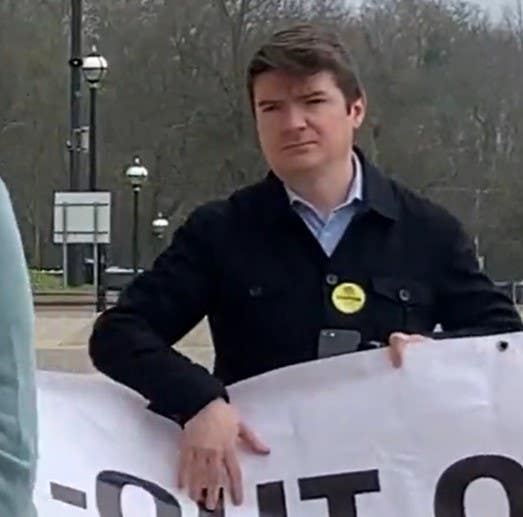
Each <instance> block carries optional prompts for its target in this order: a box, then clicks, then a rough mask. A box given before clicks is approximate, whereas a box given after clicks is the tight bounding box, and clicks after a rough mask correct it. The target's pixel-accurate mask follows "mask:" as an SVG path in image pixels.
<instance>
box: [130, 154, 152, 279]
mask: <svg viewBox="0 0 523 517" xmlns="http://www.w3.org/2000/svg"><path fill="white" fill-rule="evenodd" d="M148 174H149V173H148V171H147V169H146V168H145V167H144V166H143V165H142V162H141V161H140V158H139V157H138V156H135V157H134V158H133V164H132V165H131V166H129V167H127V169H126V170H125V175H126V176H127V179H128V180H129V182H130V183H131V186H132V187H133V272H134V275H135V276H136V275H137V274H138V262H139V248H138V205H139V197H140V190H141V188H142V186H143V184H144V183H145V182H146V180H147V176H148Z"/></svg>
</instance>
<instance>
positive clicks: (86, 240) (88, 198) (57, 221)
mask: <svg viewBox="0 0 523 517" xmlns="http://www.w3.org/2000/svg"><path fill="white" fill-rule="evenodd" d="M64 236H65V239H64ZM53 241H54V243H55V244H64V243H67V244H96V243H98V244H109V243H110V242H111V193H110V192H55V198H54V230H53Z"/></svg>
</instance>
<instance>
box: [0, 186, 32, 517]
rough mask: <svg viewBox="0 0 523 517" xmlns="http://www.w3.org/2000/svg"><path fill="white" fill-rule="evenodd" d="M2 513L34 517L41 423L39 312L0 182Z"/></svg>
mask: <svg viewBox="0 0 523 517" xmlns="http://www.w3.org/2000/svg"><path fill="white" fill-rule="evenodd" d="M0 242H1V243H2V248H1V250H0V286H2V288H1V290H0V393H1V396H0V515H5V516H13V517H14V516H16V517H32V516H34V515H36V512H35V508H34V506H33V503H32V497H33V487H34V480H35V473H36V459H37V458H36V456H37V421H36V389H35V378H34V376H35V352H34V339H33V338H34V314H33V304H32V299H31V288H30V285H29V277H28V274H27V267H26V263H25V257H24V252H23V248H22V242H21V239H20V234H19V232H18V227H17V224H16V220H15V216H14V213H13V209H12V207H11V200H10V199H9V194H8V192H7V189H6V188H5V185H4V184H3V182H2V181H1V180H0Z"/></svg>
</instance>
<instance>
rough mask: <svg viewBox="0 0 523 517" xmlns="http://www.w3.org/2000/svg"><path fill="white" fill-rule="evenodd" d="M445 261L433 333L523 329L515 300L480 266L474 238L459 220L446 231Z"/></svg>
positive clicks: (446, 334) (452, 334)
mask: <svg viewBox="0 0 523 517" xmlns="http://www.w3.org/2000/svg"><path fill="white" fill-rule="evenodd" d="M445 237H446V238H445V241H446V242H447V244H446V245H445V246H444V247H445V250H444V253H443V256H444V259H443V260H444V261H445V262H444V265H443V269H442V275H441V277H440V279H439V281H438V285H437V286H436V288H437V290H438V292H439V296H438V300H437V315H438V321H439V322H440V323H441V325H442V327H443V332H441V333H435V334H434V337H438V338H445V337H459V336H477V335H487V334H497V333H503V332H512V331H519V330H523V325H522V322H521V317H520V315H519V313H518V311H517V309H516V307H515V306H514V304H513V303H512V301H511V300H510V299H509V298H508V297H507V296H506V295H504V294H503V293H502V292H501V291H500V290H498V289H497V288H496V286H495V285H494V284H493V282H492V281H491V279H490V278H489V277H488V276H487V275H486V274H485V273H484V272H482V271H481V270H480V267H479V264H478V261H477V259H476V254H475V251H474V245H473V242H472V240H471V239H470V238H469V237H468V235H467V234H466V233H465V231H464V230H463V228H462V226H461V224H460V223H458V222H457V221H455V220H454V221H452V224H451V225H450V226H449V228H448V230H447V232H445Z"/></svg>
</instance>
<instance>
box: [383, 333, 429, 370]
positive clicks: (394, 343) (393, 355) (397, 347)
mask: <svg viewBox="0 0 523 517" xmlns="http://www.w3.org/2000/svg"><path fill="white" fill-rule="evenodd" d="M428 339H429V338H427V337H425V336H422V335H420V334H404V333H403V332H393V333H392V334H391V335H390V336H389V355H390V359H391V361H392V364H393V366H394V367H395V368H400V367H401V365H402V364H403V354H404V351H405V348H406V347H407V346H408V345H410V344H412V343H420V342H421V341H427V340H428Z"/></svg>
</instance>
